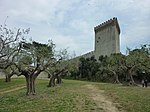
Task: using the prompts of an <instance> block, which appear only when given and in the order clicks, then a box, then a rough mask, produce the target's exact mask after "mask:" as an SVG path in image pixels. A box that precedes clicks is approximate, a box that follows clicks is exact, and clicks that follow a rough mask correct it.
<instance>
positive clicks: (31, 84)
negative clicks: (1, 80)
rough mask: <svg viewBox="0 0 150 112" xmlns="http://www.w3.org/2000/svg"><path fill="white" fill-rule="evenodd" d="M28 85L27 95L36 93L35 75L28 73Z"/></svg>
mask: <svg viewBox="0 0 150 112" xmlns="http://www.w3.org/2000/svg"><path fill="white" fill-rule="evenodd" d="M25 78H26V86H27V92H26V95H35V94H36V93H35V79H36V76H34V75H26V76H25Z"/></svg>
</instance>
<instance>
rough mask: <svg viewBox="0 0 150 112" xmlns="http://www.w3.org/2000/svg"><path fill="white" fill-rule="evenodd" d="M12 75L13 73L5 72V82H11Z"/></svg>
mask: <svg viewBox="0 0 150 112" xmlns="http://www.w3.org/2000/svg"><path fill="white" fill-rule="evenodd" d="M12 76H13V73H10V74H7V75H6V78H5V82H11V77H12Z"/></svg>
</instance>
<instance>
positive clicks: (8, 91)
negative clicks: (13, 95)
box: [0, 86, 26, 94]
mask: <svg viewBox="0 0 150 112" xmlns="http://www.w3.org/2000/svg"><path fill="white" fill-rule="evenodd" d="M25 87H26V86H21V87H16V88H14V89H10V90H6V91H1V92H0V94H4V93H10V92H13V91H17V90H20V89H23V88H25Z"/></svg>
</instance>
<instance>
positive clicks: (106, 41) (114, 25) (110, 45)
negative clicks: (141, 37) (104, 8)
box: [94, 17, 120, 59]
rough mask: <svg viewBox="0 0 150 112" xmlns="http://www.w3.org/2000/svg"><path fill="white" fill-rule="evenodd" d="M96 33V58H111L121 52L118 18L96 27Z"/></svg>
mask: <svg viewBox="0 0 150 112" xmlns="http://www.w3.org/2000/svg"><path fill="white" fill-rule="evenodd" d="M94 31H95V51H94V54H95V58H96V59H99V56H100V55H104V56H105V55H107V56H109V55H110V54H112V53H119V52H120V27H119V24H118V21H117V18H115V17H114V18H113V19H110V20H108V21H106V22H104V23H102V24H100V25H98V26H96V27H94Z"/></svg>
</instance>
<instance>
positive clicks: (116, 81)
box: [113, 72, 120, 84]
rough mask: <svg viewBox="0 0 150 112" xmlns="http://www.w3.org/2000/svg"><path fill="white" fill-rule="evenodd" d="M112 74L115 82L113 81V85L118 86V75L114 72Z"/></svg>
mask: <svg viewBox="0 0 150 112" xmlns="http://www.w3.org/2000/svg"><path fill="white" fill-rule="evenodd" d="M113 74H114V76H115V81H114V83H117V84H119V83H120V81H119V78H118V75H117V74H116V72H113Z"/></svg>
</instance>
